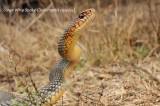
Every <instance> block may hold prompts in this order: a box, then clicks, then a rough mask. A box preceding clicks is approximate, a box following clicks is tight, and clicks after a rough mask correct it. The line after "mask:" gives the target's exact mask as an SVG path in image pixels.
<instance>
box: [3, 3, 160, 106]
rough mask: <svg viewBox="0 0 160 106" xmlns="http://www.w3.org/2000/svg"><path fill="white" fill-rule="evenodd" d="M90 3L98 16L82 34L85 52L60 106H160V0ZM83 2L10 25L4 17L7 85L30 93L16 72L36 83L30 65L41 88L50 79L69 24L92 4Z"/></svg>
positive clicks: (13, 21)
mask: <svg viewBox="0 0 160 106" xmlns="http://www.w3.org/2000/svg"><path fill="white" fill-rule="evenodd" d="M102 1H103V0H102ZM90 4H91V6H92V7H94V8H95V9H96V11H97V16H96V19H95V20H94V21H93V22H92V23H91V25H90V26H89V27H88V28H87V30H85V31H84V32H83V34H82V36H81V38H80V43H79V44H80V46H81V47H82V50H83V54H82V56H81V59H80V61H79V63H78V64H77V65H76V67H75V68H74V70H73V71H72V73H71V74H70V76H69V78H68V79H67V82H66V83H67V84H66V88H67V90H66V92H65V93H64V95H63V97H62V98H61V99H60V100H59V101H58V103H57V104H56V106H78V105H79V106H104V105H105V106H135V105H140V106H160V54H159V53H160V52H159V50H158V49H159V48H158V47H159V43H158V40H157V39H158V27H160V24H159V22H160V18H159V17H160V16H159V15H160V11H158V9H159V10H160V2H158V0H157V1H156V0H155V1H152V2H151V6H152V7H151V8H150V9H149V6H148V2H145V1H142V2H138V3H135V2H134V3H133V2H128V3H127V4H125V5H122V4H119V3H118V2H116V0H115V2H111V3H110V4H105V2H103V3H102V2H98V0H97V2H90ZM77 5H78V2H75V4H74V7H73V8H75V12H69V13H46V14H44V13H39V14H37V15H35V14H33V15H31V16H29V17H27V18H25V19H23V18H21V17H20V16H19V15H16V16H15V17H14V18H13V19H10V20H9V22H8V24H7V23H6V20H7V19H6V18H5V17H4V16H3V15H2V16H1V21H0V59H1V61H0V82H1V83H0V89H1V90H5V91H6V90H7V91H8V90H9V91H13V92H16V93H20V92H24V88H25V87H24V86H23V85H22V84H20V83H19V80H18V79H17V77H16V75H18V78H20V80H21V81H22V82H23V83H26V82H27V84H26V85H27V86H29V87H33V85H32V84H31V81H30V76H29V74H28V70H29V71H31V76H32V78H33V81H34V83H35V84H36V86H37V88H41V87H42V86H44V85H45V84H46V83H47V82H48V74H49V69H50V68H51V66H52V65H53V64H54V63H55V62H56V61H57V60H58V59H59V54H58V53H57V49H56V48H57V41H58V39H59V37H60V36H61V33H62V32H63V29H64V28H65V27H64V26H67V25H68V23H69V22H70V21H71V20H72V19H73V18H74V17H75V16H76V14H77V13H78V12H79V11H82V10H83V9H84V8H88V4H87V3H86V4H83V5H81V6H79V8H78V7H77ZM50 8H54V7H53V5H50ZM10 23H12V24H13V25H11V24H10ZM68 83H69V84H68Z"/></svg>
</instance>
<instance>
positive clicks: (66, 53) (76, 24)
mask: <svg viewBox="0 0 160 106" xmlns="http://www.w3.org/2000/svg"><path fill="white" fill-rule="evenodd" d="M94 17H95V10H94V9H87V10H85V11H82V12H81V13H79V14H78V16H77V17H76V19H74V20H73V21H72V22H71V23H70V24H69V25H68V27H67V28H66V29H65V31H64V33H63V35H62V37H61V38H60V40H59V42H58V52H59V54H60V55H61V58H60V59H59V61H58V62H57V63H56V64H55V65H54V67H53V68H52V69H51V71H50V74H49V83H48V84H47V85H45V86H44V87H42V88H41V89H39V90H38V94H37V93H35V94H33V95H32V97H30V99H29V97H28V98H24V99H22V98H16V97H15V96H14V95H13V94H12V93H10V92H4V91H0V106H51V105H53V104H55V103H56V102H57V100H58V99H59V98H60V97H61V95H62V94H63V92H64V91H65V86H64V84H63V83H64V81H65V78H66V77H67V76H68V74H69V73H70V71H71V70H72V68H73V67H74V65H75V64H76V63H77V61H78V60H79V57H80V54H81V49H80V47H79V46H78V45H77V40H78V38H79V36H80V35H81V31H82V29H84V28H85V27H86V26H87V25H88V24H89V23H90V22H91V21H92V20H93V18H94Z"/></svg>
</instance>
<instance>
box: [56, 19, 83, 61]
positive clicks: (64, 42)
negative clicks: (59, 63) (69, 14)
mask: <svg viewBox="0 0 160 106" xmlns="http://www.w3.org/2000/svg"><path fill="white" fill-rule="evenodd" d="M74 21H76V20H74ZM74 21H73V22H71V23H70V25H69V26H68V27H67V28H66V29H65V31H64V33H63V34H62V37H61V38H60V40H59V42H58V52H59V54H60V55H61V57H63V58H66V59H68V60H71V61H77V60H78V59H79V57H80V54H81V49H80V47H79V46H78V45H77V40H78V38H79V36H80V33H79V32H73V30H75V27H74V26H71V25H72V23H74Z"/></svg>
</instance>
